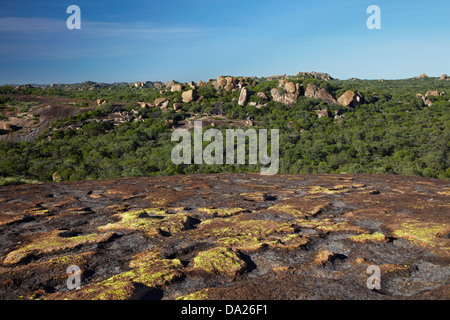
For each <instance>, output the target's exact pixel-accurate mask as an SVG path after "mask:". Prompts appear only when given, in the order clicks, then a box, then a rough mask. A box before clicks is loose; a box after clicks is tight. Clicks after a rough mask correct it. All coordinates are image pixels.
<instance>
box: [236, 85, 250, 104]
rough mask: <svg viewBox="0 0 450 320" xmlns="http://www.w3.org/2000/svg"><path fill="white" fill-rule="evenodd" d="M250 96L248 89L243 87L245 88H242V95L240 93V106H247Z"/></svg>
mask: <svg viewBox="0 0 450 320" xmlns="http://www.w3.org/2000/svg"><path fill="white" fill-rule="evenodd" d="M248 97H249V94H248V90H247V88H246V87H243V88H242V89H241V93H240V95H239V100H238V104H239V105H240V106H245V105H247V101H248Z"/></svg>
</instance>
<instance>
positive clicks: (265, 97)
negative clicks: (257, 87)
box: [256, 92, 269, 101]
mask: <svg viewBox="0 0 450 320" xmlns="http://www.w3.org/2000/svg"><path fill="white" fill-rule="evenodd" d="M256 96H257V97H260V98H262V99H264V100H266V101H267V100H269V98H267V96H266V94H265V93H264V92H258V93H257V94H256Z"/></svg>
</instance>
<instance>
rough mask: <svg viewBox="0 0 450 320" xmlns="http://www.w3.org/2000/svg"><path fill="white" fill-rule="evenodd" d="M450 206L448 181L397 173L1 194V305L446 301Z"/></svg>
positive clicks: (171, 180) (63, 186)
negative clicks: (373, 286) (372, 278)
mask: <svg viewBox="0 0 450 320" xmlns="http://www.w3.org/2000/svg"><path fill="white" fill-rule="evenodd" d="M449 200H450V184H449V183H448V181H444V180H437V179H426V178H419V177H407V176H393V175H355V174H341V175H275V176H260V175H257V174H212V175H190V176H172V177H150V178H126V179H116V180H110V181H84V182H68V183H49V184H39V185H22V186H10V187H4V188H1V189H0V240H1V241H0V261H1V264H0V298H1V299H66V298H67V299H449V298H450V290H449V288H450V283H449V279H450V272H449V263H450V251H449V250H450V239H449V231H450V208H449V207H450V205H449V203H450V201H449ZM70 265H77V266H79V268H80V269H81V271H82V275H81V288H80V289H74V290H69V289H68V288H67V286H66V281H67V278H68V274H67V273H66V270H67V268H68V267H69V266H70ZM371 265H376V266H379V267H380V270H381V289H380V290H369V289H368V288H367V286H366V281H367V279H368V277H369V275H368V274H367V273H366V271H367V268H368V267H369V266H371Z"/></svg>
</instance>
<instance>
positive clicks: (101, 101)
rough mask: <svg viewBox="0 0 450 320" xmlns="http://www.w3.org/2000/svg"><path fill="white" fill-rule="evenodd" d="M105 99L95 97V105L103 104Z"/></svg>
mask: <svg viewBox="0 0 450 320" xmlns="http://www.w3.org/2000/svg"><path fill="white" fill-rule="evenodd" d="M105 103H106V100H105V99H97V105H101V104H105Z"/></svg>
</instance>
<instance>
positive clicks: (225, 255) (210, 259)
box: [193, 247, 246, 277]
mask: <svg viewBox="0 0 450 320" xmlns="http://www.w3.org/2000/svg"><path fill="white" fill-rule="evenodd" d="M245 268H246V263H245V261H244V260H242V259H241V258H240V257H239V255H238V254H237V253H236V252H235V251H233V250H231V249H228V248H224V247H216V248H212V249H209V250H206V251H202V252H200V253H199V254H198V255H197V256H196V257H195V258H194V266H193V269H194V270H200V271H203V272H207V273H212V274H219V275H224V276H231V277H234V276H235V275H236V274H238V273H240V272H242V271H243V270H244V269H245Z"/></svg>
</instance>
